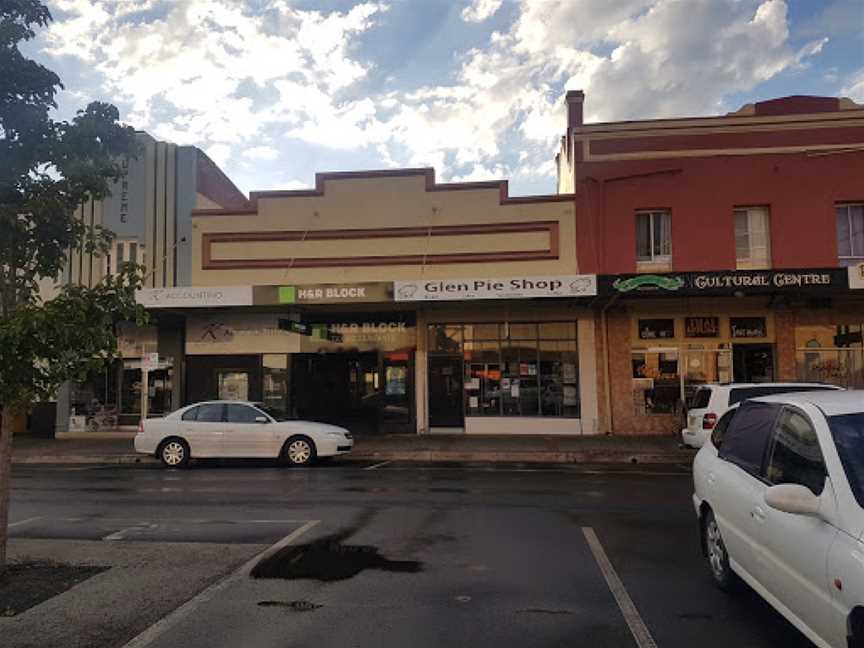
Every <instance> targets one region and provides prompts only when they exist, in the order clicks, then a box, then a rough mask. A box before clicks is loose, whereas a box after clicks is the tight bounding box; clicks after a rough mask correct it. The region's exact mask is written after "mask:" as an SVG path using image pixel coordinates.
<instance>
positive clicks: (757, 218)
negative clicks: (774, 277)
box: [734, 207, 771, 270]
mask: <svg viewBox="0 0 864 648" xmlns="http://www.w3.org/2000/svg"><path fill="white" fill-rule="evenodd" d="M734 215H735V259H736V264H737V266H736V267H737V268H738V269H739V270H748V269H759V268H770V267H771V254H770V236H769V230H768V210H767V209H765V208H762V207H747V208H741V209H736V210H735V212H734Z"/></svg>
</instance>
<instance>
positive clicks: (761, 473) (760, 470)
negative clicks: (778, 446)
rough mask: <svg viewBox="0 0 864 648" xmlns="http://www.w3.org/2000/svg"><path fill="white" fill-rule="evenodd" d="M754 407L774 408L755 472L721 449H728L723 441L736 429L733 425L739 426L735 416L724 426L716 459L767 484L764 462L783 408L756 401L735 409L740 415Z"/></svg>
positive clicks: (779, 405)
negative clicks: (724, 429)
mask: <svg viewBox="0 0 864 648" xmlns="http://www.w3.org/2000/svg"><path fill="white" fill-rule="evenodd" d="M754 407H769V408H774V410H775V411H774V418H773V420H772V421H771V423H769V424H768V426H769V428H770V430H769V432H768V439H767V440H766V441H765V446H764V447H763V448H762V456H761V458H760V460H759V463H758V465H756V466H755V472H754V471H753V470H750V469H749V468H748V467H747V466H744V465H742V462H740V461H733V457H729V456H728V455H726V454H725V452H726V450H724V448H723V447H724V446H726V448H728V445H726V444H725V440H726V438H727V436H728V434H729V432H730V431H731V430H735V429H736V426H734V424H735V423H737V424H738V425H740V424H741V420H742V418H741V417H740V416H737V415H736V416H735V417H734V418H733V419H732V421H730V424H729V425H727V426H726V431H725V433H724V435H723V440H724V443H721V445H720V448H718V452H717V457H718V458H719V459H721V460H723V461H725V462H726V463H728V464H729V465H732V466H736V467H737V468H738V469H740V470H742V471H743V472H745V473H747V474H748V475H750V476H751V477H753V478H754V479H758V480H759V481H761V482H763V483H767V480H766V478H765V465H766V462H767V460H768V456H769V449H770V448H772V443H773V440H774V429H775V427H776V426H777V421H778V419H779V418H780V413H781V412H782V411H783V407H784V406H783V404H782V403H765V402H759V401H756V402H747V401H744V402H742V403H741V404H740V405H739V406H738V407H737V410H738V413H740V412H742V411H745V410H749V409H753V408H754ZM745 413H746V412H745ZM744 420H746V419H744ZM730 426H733V427H730Z"/></svg>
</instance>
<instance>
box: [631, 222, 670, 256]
mask: <svg viewBox="0 0 864 648" xmlns="http://www.w3.org/2000/svg"><path fill="white" fill-rule="evenodd" d="M636 260H637V261H638V262H639V263H641V264H657V265H662V264H669V263H671V261H672V214H671V213H670V212H669V211H644V212H637V214H636Z"/></svg>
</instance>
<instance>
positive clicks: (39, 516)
mask: <svg viewBox="0 0 864 648" xmlns="http://www.w3.org/2000/svg"><path fill="white" fill-rule="evenodd" d="M41 519H42V516H41V515H37V516H36V517H32V518H27V519H26V520H18V521H17V522H12V524H9V525H8V526H7V528H9V529H11V528H13V527H17V526H24V525H25V524H30V523H31V522H35V521H36V520H41Z"/></svg>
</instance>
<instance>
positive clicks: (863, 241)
mask: <svg viewBox="0 0 864 648" xmlns="http://www.w3.org/2000/svg"><path fill="white" fill-rule="evenodd" d="M835 213H836V218H837V256H838V257H839V261H840V265H841V266H850V265H855V264H856V263H860V262H862V261H864V204H848V205H837V206H836V207H835Z"/></svg>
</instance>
